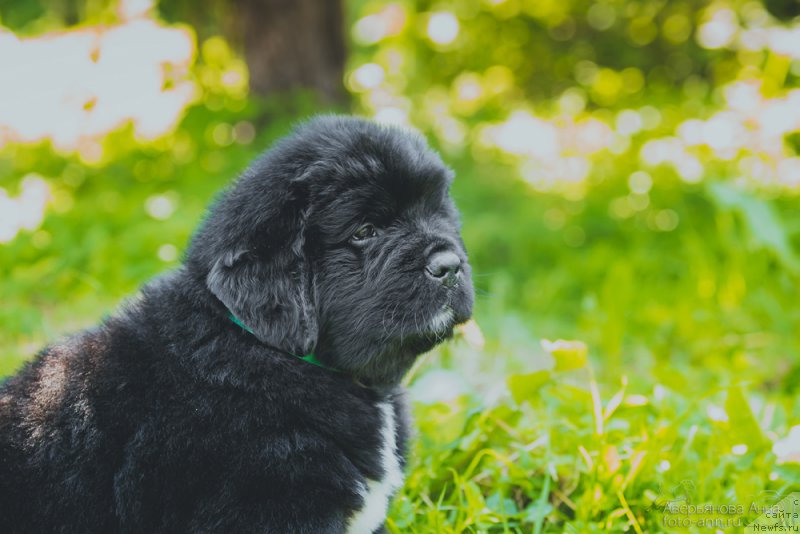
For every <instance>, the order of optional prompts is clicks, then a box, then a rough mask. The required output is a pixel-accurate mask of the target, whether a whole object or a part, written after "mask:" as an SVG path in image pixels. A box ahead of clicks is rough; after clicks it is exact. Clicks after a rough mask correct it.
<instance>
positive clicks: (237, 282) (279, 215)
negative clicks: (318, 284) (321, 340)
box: [206, 195, 317, 354]
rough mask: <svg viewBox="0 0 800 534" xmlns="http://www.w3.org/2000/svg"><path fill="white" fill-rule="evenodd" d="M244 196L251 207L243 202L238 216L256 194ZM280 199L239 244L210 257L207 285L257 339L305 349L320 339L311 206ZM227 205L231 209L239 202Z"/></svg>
mask: <svg viewBox="0 0 800 534" xmlns="http://www.w3.org/2000/svg"><path fill="white" fill-rule="evenodd" d="M235 196H238V195H235ZM259 196H260V195H259ZM270 196H272V195H270ZM262 198H263V197H262ZM272 198H275V197H274V196H272ZM231 200H234V199H231ZM240 200H243V201H244V202H245V203H246V204H247V207H245V205H244V204H242V205H240V206H239V207H240V208H241V211H239V213H238V214H236V215H234V214H231V215H232V216H233V217H236V218H239V217H243V216H244V214H245V213H246V212H247V208H250V206H252V205H253V203H254V200H256V199H254V198H253V197H250V198H244V199H242V198H240ZM281 200H283V201H284V203H283V204H280V205H277V204H273V205H272V206H267V207H266V209H262V210H259V213H258V214H253V219H251V220H250V221H249V222H250V225H248V226H250V227H249V228H248V229H247V231H246V232H243V234H244V235H242V234H240V241H239V243H237V245H236V246H235V247H234V248H230V249H223V251H222V252H221V254H218V255H217V257H216V259H215V260H212V261H213V264H212V266H211V269H210V270H209V272H208V275H207V277H206V285H207V286H208V288H209V290H211V292H212V293H213V294H214V295H215V296H216V297H217V298H218V299H219V300H220V301H221V302H222V303H223V304H224V305H225V306H226V307H227V308H228V310H230V312H231V313H232V314H233V315H234V316H235V317H236V318H237V319H238V320H239V321H241V323H242V324H244V325H245V326H246V327H247V328H248V329H249V330H250V331H251V332H252V333H253V334H254V335H255V336H256V337H257V338H258V339H260V340H261V341H263V342H264V343H268V344H270V345H273V346H275V347H279V348H282V349H284V350H288V351H290V352H295V353H297V354H307V353H309V352H311V350H313V348H314V345H315V343H316V339H317V320H316V311H315V309H314V303H313V290H312V289H313V287H312V286H313V284H312V276H311V272H310V266H309V262H308V259H307V257H306V252H305V248H306V247H305V235H304V231H305V226H306V219H307V217H308V209H307V208H306V209H303V204H305V203H304V202H298V199H297V198H294V199H293V201H291V202H285V201H286V200H287V198H286V197H284V198H283V199H281ZM256 202H257V201H256ZM227 204H228V205H227V206H226V208H227V209H230V208H235V205H236V204H237V202H229V203H227ZM270 208H272V209H270ZM237 215H238V217H237ZM240 222H242V220H241V219H240ZM245 224H246V223H245ZM236 226H237V227H238V228H241V227H242V225H241V224H237V225H236ZM232 233H237V232H232ZM229 235H230V234H229ZM231 237H232V236H231Z"/></svg>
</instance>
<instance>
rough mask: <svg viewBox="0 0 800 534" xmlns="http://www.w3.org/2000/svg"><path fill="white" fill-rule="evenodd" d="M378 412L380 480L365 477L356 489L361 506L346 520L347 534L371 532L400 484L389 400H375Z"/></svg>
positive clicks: (375, 528) (395, 440) (377, 524)
mask: <svg viewBox="0 0 800 534" xmlns="http://www.w3.org/2000/svg"><path fill="white" fill-rule="evenodd" d="M378 411H380V413H381V419H382V422H381V423H382V424H381V430H380V437H381V448H380V459H381V465H382V466H383V478H382V479H381V480H370V479H367V484H366V487H365V486H364V485H363V484H362V485H361V487H360V488H359V493H361V496H362V497H363V498H364V506H362V507H361V510H359V511H358V512H356V513H355V514H354V515H353V516H352V517H351V518H350V521H349V522H348V523H347V534H372V533H373V532H375V531H376V530H377V529H378V528H379V527H380V526H381V525H382V524H383V522H384V520H385V519H386V511H387V510H388V508H389V499H390V498H391V497H392V494H393V493H394V492H395V491H397V490H398V489H399V488H400V486H402V485H403V471H402V470H401V469H400V460H399V459H398V458H397V439H396V437H395V413H394V406H392V404H391V403H389V402H382V403H380V404H378Z"/></svg>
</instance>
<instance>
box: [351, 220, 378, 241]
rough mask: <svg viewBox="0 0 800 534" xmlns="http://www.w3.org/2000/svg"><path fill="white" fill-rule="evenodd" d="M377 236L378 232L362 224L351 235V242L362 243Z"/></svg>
mask: <svg viewBox="0 0 800 534" xmlns="http://www.w3.org/2000/svg"><path fill="white" fill-rule="evenodd" d="M376 235H378V230H377V229H376V228H375V226H374V225H372V224H364V225H362V226H361V227H360V228H359V229H358V230H356V231H355V233H354V234H353V241H364V240H365V239H369V238H370V237H375V236H376Z"/></svg>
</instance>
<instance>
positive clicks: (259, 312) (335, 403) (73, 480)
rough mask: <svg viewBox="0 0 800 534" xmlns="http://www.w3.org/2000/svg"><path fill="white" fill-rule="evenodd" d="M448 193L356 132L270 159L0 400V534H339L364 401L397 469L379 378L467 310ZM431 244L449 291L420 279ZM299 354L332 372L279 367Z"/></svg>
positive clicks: (333, 120)
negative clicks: (171, 257) (131, 289)
mask: <svg viewBox="0 0 800 534" xmlns="http://www.w3.org/2000/svg"><path fill="white" fill-rule="evenodd" d="M450 180H451V172H450V171H449V170H448V169H447V168H446V167H445V166H444V165H443V164H442V162H441V160H440V159H439V157H438V156H437V155H436V154H434V153H433V152H432V151H431V150H430V149H429V148H428V147H427V146H426V144H425V143H424V141H423V140H422V139H421V138H420V137H418V136H416V135H413V134H409V133H405V132H402V131H400V130H397V129H393V128H386V127H380V126H377V125H375V124H372V123H369V122H367V121H364V120H359V119H353V118H343V117H321V118H317V119H314V120H312V121H311V122H309V123H307V124H305V125H303V126H301V127H299V128H298V129H297V130H296V131H295V132H294V133H293V134H292V135H290V136H289V137H287V138H285V139H284V140H282V141H280V142H279V143H278V144H276V145H275V146H274V147H273V148H272V149H271V150H269V151H268V152H266V153H265V154H264V155H263V156H262V157H261V158H260V159H259V160H257V161H256V162H255V163H254V164H253V165H252V166H251V168H250V169H249V170H248V171H246V172H245V173H244V174H243V175H242V176H241V177H240V178H239V179H238V180H237V181H236V182H235V183H234V185H233V186H232V187H231V188H230V189H229V190H228V191H226V192H225V193H223V194H222V195H221V196H220V198H219V199H218V201H217V202H216V203H215V204H214V205H213V206H212V208H211V209H210V212H209V214H208V216H207V218H206V220H205V221H204V223H203V224H202V226H201V228H200V230H199V231H198V232H197V233H196V235H195V237H194V239H193V240H192V243H191V247H190V249H189V251H188V253H187V256H186V259H185V262H184V264H183V265H182V266H181V267H180V268H179V269H177V270H176V271H174V272H172V273H168V274H166V275H164V276H162V277H160V278H157V279H155V280H154V281H152V282H150V283H149V284H147V285H146V286H145V287H144V288H143V289H142V293H141V295H140V296H139V297H138V298H137V299H135V300H134V301H133V302H131V303H129V304H128V305H126V306H125V307H124V308H123V309H122V310H121V311H120V312H119V313H118V314H117V315H115V316H114V317H112V318H110V319H108V320H106V321H105V322H104V323H103V324H102V325H100V326H98V327H96V328H93V329H91V330H87V331H84V332H81V333H79V334H77V335H75V336H73V337H71V338H69V339H67V340H65V341H62V342H60V343H57V344H54V345H52V346H50V347H49V348H46V349H45V350H44V351H42V352H41V353H40V354H39V355H38V356H37V357H36V358H35V359H34V360H33V361H32V362H30V363H29V364H27V365H26V366H25V367H24V368H23V369H22V370H21V371H20V372H19V373H18V374H17V375H16V376H13V377H11V378H10V379H9V380H7V381H6V382H5V383H4V384H3V385H2V387H1V388H0V532H4V533H15V532H65V533H66V532H69V533H73V532H74V533H90V532H98V533H109V532H131V533H133V532H137V533H139V532H141V533H145V532H146V533H155V532H165V533H167V532H169V533H179V532H259V533H264V532H275V533H287V532H308V533H321V532H344V531H345V529H346V527H347V523H348V520H349V518H350V517H351V516H352V515H353V514H354V513H355V512H356V511H357V510H359V509H360V507H361V506H362V496H361V495H360V494H359V492H358V491H357V486H358V484H363V483H364V482H365V480H366V479H373V480H380V479H381V478H382V476H383V474H384V473H382V470H383V467H382V463H381V455H380V445H381V443H380V435H379V426H380V421H381V419H380V416H379V411H378V408H377V403H379V402H390V403H392V405H393V406H394V407H395V410H396V412H397V421H398V424H397V429H396V436H397V442H398V444H399V449H400V450H399V451H397V454H399V455H402V454H404V447H405V442H406V439H407V435H408V424H407V410H406V407H405V402H404V400H403V392H402V389H401V387H400V385H399V382H400V379H401V378H402V376H403V375H404V373H405V372H406V371H407V370H408V369H409V367H410V366H411V364H412V363H413V362H414V359H415V358H416V357H417V356H418V355H419V354H420V353H422V352H425V351H427V350H429V349H430V348H431V347H433V346H434V345H435V344H436V343H438V342H440V341H442V340H443V339H444V338H446V337H448V336H449V335H450V333H451V332H452V327H453V325H454V324H456V323H458V322H462V321H464V320H466V319H467V318H468V317H469V315H470V312H471V307H472V289H471V283H470V280H469V265H468V264H467V261H466V255H465V251H464V247H463V244H462V242H461V239H460V237H459V233H458V221H457V215H456V210H455V208H454V206H453V204H452V201H451V200H450V198H449V196H448V186H449V183H450ZM364 223H372V224H374V225H375V227H376V228H377V232H378V234H377V235H376V236H375V237H371V238H367V239H361V240H357V239H353V238H352V237H351V236H352V235H353V234H354V232H355V231H356V230H357V229H358V228H359V227H360V226H361V225H363V224H364ZM442 250H448V251H452V252H455V254H457V255H458V256H459V258H460V260H461V262H462V265H461V274H460V277H461V280H460V283H459V284H458V285H456V286H455V287H446V286H445V285H442V284H441V283H439V282H438V281H437V280H435V279H434V278H432V277H431V276H430V275H429V274H427V273H426V272H425V269H426V265H427V262H428V260H429V258H430V257H431V255H432V254H436V253H437V252H440V251H442ZM443 309H449V310H450V312H449V315H447V314H445V315H446V317H447V321H445V323H446V324H443V323H442V322H441V321H439V324H438V326H435V325H432V322H431V321H432V319H433V318H434V316H436V315H437V314H440V315H441V311H442V310H443ZM231 312H232V313H233V314H234V315H235V316H236V317H238V319H240V320H241V321H242V323H244V325H246V326H247V327H248V328H249V329H250V330H251V331H252V334H251V333H249V332H247V331H246V330H244V329H242V328H240V327H239V326H237V325H236V324H234V323H233V322H232V320H231V319H230V318H229V313H231ZM310 352H314V353H315V354H316V355H317V357H318V358H319V360H321V361H322V362H323V363H324V364H325V365H327V366H329V367H332V368H335V369H337V370H338V372H337V371H333V370H330V369H325V368H322V367H318V366H315V365H313V364H310V363H308V362H304V361H301V360H300V359H298V358H295V357H293V356H292V354H296V355H303V354H307V353H310ZM365 534H366V533H365Z"/></svg>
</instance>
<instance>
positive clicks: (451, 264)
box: [425, 250, 461, 287]
mask: <svg viewBox="0 0 800 534" xmlns="http://www.w3.org/2000/svg"><path fill="white" fill-rule="evenodd" d="M425 272H426V273H427V274H428V277H430V278H432V279H434V280H436V281H438V282H441V283H442V285H443V286H445V287H455V286H456V284H458V279H459V274H460V273H461V258H459V257H458V256H457V255H456V254H455V253H453V252H450V251H449V250H445V251H442V252H436V253H434V254H432V255H431V257H430V258H428V265H426V266H425Z"/></svg>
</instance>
